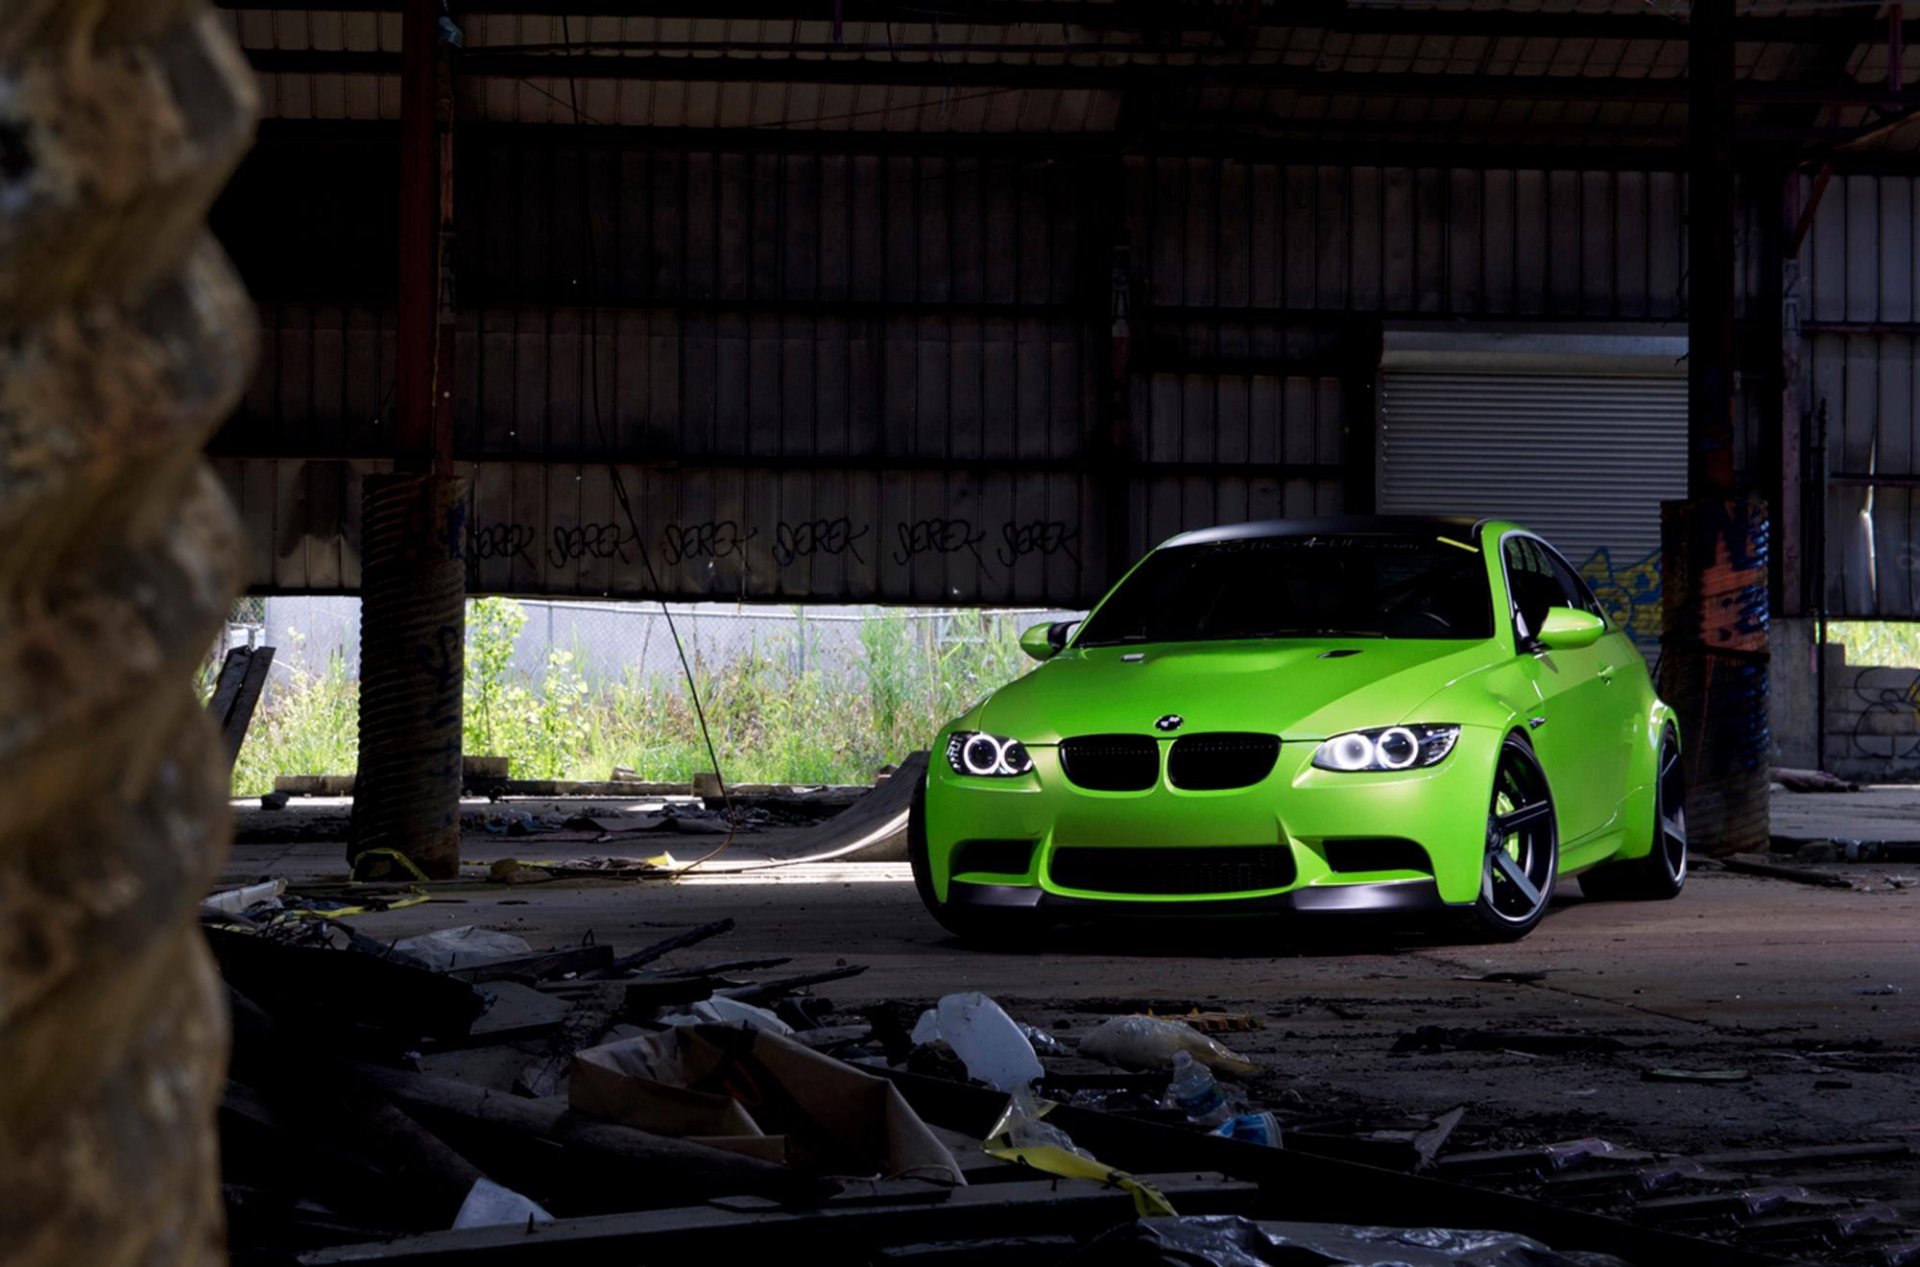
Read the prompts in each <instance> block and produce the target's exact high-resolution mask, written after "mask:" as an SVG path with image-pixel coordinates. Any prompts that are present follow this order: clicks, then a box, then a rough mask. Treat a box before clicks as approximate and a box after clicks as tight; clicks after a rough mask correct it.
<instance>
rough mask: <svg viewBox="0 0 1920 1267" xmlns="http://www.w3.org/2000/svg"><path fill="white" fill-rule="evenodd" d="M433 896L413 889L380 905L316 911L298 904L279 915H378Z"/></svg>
mask: <svg viewBox="0 0 1920 1267" xmlns="http://www.w3.org/2000/svg"><path fill="white" fill-rule="evenodd" d="M432 900H433V899H432V897H431V896H429V895H428V894H425V893H421V892H418V891H411V892H409V893H408V895H407V896H406V897H402V898H395V899H394V900H393V901H391V902H383V903H381V904H380V905H379V906H340V907H335V908H334V909H333V910H330V911H316V910H313V909H311V908H310V907H305V906H296V907H292V908H290V909H288V910H284V911H281V912H279V913H278V917H284V918H287V919H342V918H344V917H346V916H348V915H378V914H379V913H380V912H381V911H403V910H405V909H406V908H407V907H409V906H419V905H421V904H422V903H424V902H431V901H432Z"/></svg>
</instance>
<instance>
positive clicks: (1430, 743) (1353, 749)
mask: <svg viewBox="0 0 1920 1267" xmlns="http://www.w3.org/2000/svg"><path fill="white" fill-rule="evenodd" d="M1459 738H1460V728H1459V727H1458V726H1384V727H1381V728H1380V729H1378V730H1352V731H1348V732H1347V733H1346V734H1344V735H1335V736H1334V737H1333V738H1331V739H1329V740H1327V741H1326V742H1325V743H1323V744H1321V745H1320V748H1319V750H1318V751H1316V752H1315V753H1314V754H1313V764H1314V765H1316V766H1318V767H1319V768H1320V769H1322V770H1340V771H1358V770H1416V769H1424V768H1425V767H1427V766H1431V765H1438V764H1440V762H1442V761H1444V760H1446V757H1447V754H1448V753H1449V752H1452V751H1453V745H1454V742H1455V741H1456V740H1458V739H1459Z"/></svg>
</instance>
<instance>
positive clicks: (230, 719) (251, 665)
mask: <svg viewBox="0 0 1920 1267" xmlns="http://www.w3.org/2000/svg"><path fill="white" fill-rule="evenodd" d="M236 654H244V655H245V657H246V661H245V663H246V671H245V672H244V673H243V674H242V675H241V679H240V683H239V685H238V687H236V688H235V690H234V693H233V696H232V698H231V699H229V700H228V701H227V707H226V709H225V711H224V712H222V713H220V714H218V715H217V716H216V717H215V720H216V721H217V722H218V723H219V725H220V737H221V739H222V741H223V742H224V744H225V745H226V751H227V768H228V769H229V770H231V769H232V768H233V763H234V762H236V761H238V760H239V759H240V748H241V746H242V745H243V744H245V743H246V741H247V728H248V727H249V726H250V725H252V724H253V711H254V708H255V706H256V705H258V704H259V703H260V693H261V692H262V691H264V690H265V689H266V687H267V671H268V670H269V669H271V668H272V667H273V648H272V647H255V648H254V649H253V650H252V651H246V650H245V649H244V648H235V649H234V651H233V652H231V653H229V656H228V662H229V663H231V662H232V656H233V655H236ZM225 676H226V673H225V671H224V666H223V669H222V673H221V677H222V678H223V679H224V678H225ZM218 698H219V697H218V695H217V694H216V696H215V701H216V703H217V702H218Z"/></svg>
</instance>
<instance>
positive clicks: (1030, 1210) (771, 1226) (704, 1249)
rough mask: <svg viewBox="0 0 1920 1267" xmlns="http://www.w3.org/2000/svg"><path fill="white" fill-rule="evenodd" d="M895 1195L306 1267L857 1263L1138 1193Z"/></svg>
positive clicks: (649, 1217)
mask: <svg viewBox="0 0 1920 1267" xmlns="http://www.w3.org/2000/svg"><path fill="white" fill-rule="evenodd" d="M1248 1147H1252V1146H1251V1145H1249V1146H1248ZM1140 1178H1141V1179H1142V1180H1143V1181H1145V1182H1147V1183H1150V1184H1152V1185H1153V1186H1154V1187H1156V1188H1157V1189H1159V1190H1160V1191H1161V1192H1162V1193H1164V1194H1165V1195H1166V1196H1167V1198H1168V1199H1169V1200H1170V1201H1172V1202H1176V1203H1177V1204H1178V1207H1179V1208H1180V1209H1182V1210H1192V1211H1193V1212H1195V1213H1205V1212H1214V1213H1219V1212H1223V1211H1226V1210H1229V1209H1233V1210H1238V1209H1251V1208H1252V1204H1251V1203H1252V1201H1253V1199H1254V1198H1255V1197H1256V1196H1257V1189H1256V1188H1255V1187H1254V1186H1253V1185H1251V1184H1240V1183H1233V1182H1230V1181H1228V1182H1222V1181H1220V1180H1218V1179H1215V1178H1210V1177H1206V1176H1201V1177H1199V1178H1195V1177H1194V1176H1193V1175H1190V1174H1178V1175H1161V1174H1153V1173H1150V1172H1149V1173H1143V1174H1141V1176H1140ZM893 1192H894V1194H895V1200H894V1201H893V1202H892V1203H887V1204H850V1203H846V1204H841V1205H838V1206H835V1205H832V1204H829V1205H827V1206H825V1207H823V1208H820V1209H816V1210H789V1209H781V1208H778V1207H775V1206H772V1205H767V1204H757V1203H745V1202H736V1201H729V1202H727V1203H725V1207H718V1206H706V1207H701V1206H689V1207H685V1208H682V1209H676V1210H658V1211H647V1212H639V1213H634V1214H618V1215H601V1216H597V1217H590V1218H578V1219H562V1220H558V1221H556V1222H553V1223H543V1224H536V1225H534V1226H531V1227H524V1228H523V1227H520V1226H513V1227H504V1228H500V1227H490V1228H473V1229H470V1230H466V1231H459V1232H432V1233H427V1234H424V1235H420V1236H409V1237H399V1238H396V1239H393V1240H390V1241H383V1242H372V1243H367V1244H362V1245H342V1246H335V1247H331V1248H325V1249H318V1250H312V1251H309V1252H307V1253H305V1254H303V1255H301V1256H300V1259H299V1261H300V1262H301V1263H302V1264H303V1265H305V1267H333V1265H336V1264H339V1265H344V1264H349V1263H379V1264H387V1265H390V1267H402V1265H405V1267H433V1265H439V1264H444V1263H446V1262H448V1261H450V1259H454V1258H457V1259H458V1261H460V1262H461V1263H463V1264H465V1263H471V1264H473V1267H521V1265H525V1267H539V1265H543V1264H569V1265H571V1264H588V1263H592V1264H603V1263H604V1264H613V1263H629V1262H638V1261H645V1262H686V1261H694V1260H696V1259H710V1258H714V1257H716V1256H718V1257H719V1258H720V1259H721V1260H723V1261H729V1262H732V1261H744V1260H746V1259H748V1258H755V1259H758V1258H763V1257H765V1258H772V1257H777V1256H782V1255H786V1256H791V1255H793V1253H794V1251H795V1248H796V1246H801V1247H806V1246H816V1245H820V1246H824V1245H829V1244H830V1245H831V1246H832V1247H833V1248H832V1251H831V1254H830V1256H832V1257H835V1258H838V1259H841V1260H843V1261H857V1260H858V1259H860V1258H863V1257H865V1253H866V1251H867V1250H868V1249H871V1248H875V1247H879V1246H883V1245H890V1244H904V1243H922V1242H928V1241H938V1240H947V1239H958V1238H975V1237H978V1236H979V1234H980V1231H981V1229H982V1227H983V1226H991V1227H992V1229H993V1232H994V1234H995V1235H996V1236H1003V1237H1004V1236H1024V1235H1040V1234H1073V1235H1079V1236H1091V1235H1093V1234H1094V1233H1097V1232H1099V1231H1103V1230H1105V1229H1106V1228H1108V1227H1110V1226H1113V1225H1114V1224H1116V1223H1123V1222H1128V1221H1131V1220H1132V1219H1133V1218H1134V1217H1136V1214H1135V1210H1134V1204H1133V1198H1132V1197H1131V1196H1130V1195H1128V1194H1127V1193H1126V1192H1124V1191H1122V1190H1121V1189H1119V1188H1116V1187H1108V1186H1105V1185H1101V1184H1097V1183H1094V1182H1092V1181H1090V1180H1077V1179H1061V1180H1055V1179H1046V1180H1039V1181H1028V1182H1024V1183H990V1184H980V1185H978V1186H972V1185H970V1186H968V1187H963V1188H954V1189H951V1190H947V1191H945V1192H937V1191H928V1190H926V1189H924V1188H921V1187H918V1186H916V1187H915V1188H913V1189H911V1190H902V1189H894V1190H893ZM802 1252H803V1253H804V1252H806V1251H805V1250H804V1249H803V1250H802Z"/></svg>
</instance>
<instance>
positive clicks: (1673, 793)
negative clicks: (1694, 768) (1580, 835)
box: [1580, 726, 1687, 902]
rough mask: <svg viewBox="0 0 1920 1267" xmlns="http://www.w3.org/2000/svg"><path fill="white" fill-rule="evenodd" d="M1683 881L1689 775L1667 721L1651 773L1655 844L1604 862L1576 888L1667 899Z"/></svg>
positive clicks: (1604, 895)
mask: <svg viewBox="0 0 1920 1267" xmlns="http://www.w3.org/2000/svg"><path fill="white" fill-rule="evenodd" d="M1686 883H1687V777H1686V771H1685V768H1684V767H1683V766H1682V765H1681V763H1680V739H1679V736H1677V735H1676V734H1674V731H1673V727H1671V726H1669V727H1667V729H1666V730H1665V731H1664V732H1663V733H1662V734H1661V736H1660V756H1659V760H1658V763H1657V764H1656V765H1655V766H1654V774H1653V847H1652V848H1651V849H1650V850H1648V851H1647V855H1646V857H1644V858H1631V859H1628V860H1627V861H1626V862H1613V863H1608V864H1607V865H1606V866H1603V867H1595V868H1594V869H1593V870H1591V871H1589V872H1587V873H1586V874H1585V875H1583V876H1581V877H1580V891H1581V892H1582V893H1584V894H1585V895H1586V896H1588V897H1590V898H1596V899H1599V900H1601V901H1615V902H1665V901H1670V900H1671V899H1673V898H1676V897H1679V896H1680V890H1681V889H1683V888H1685V887H1686Z"/></svg>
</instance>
